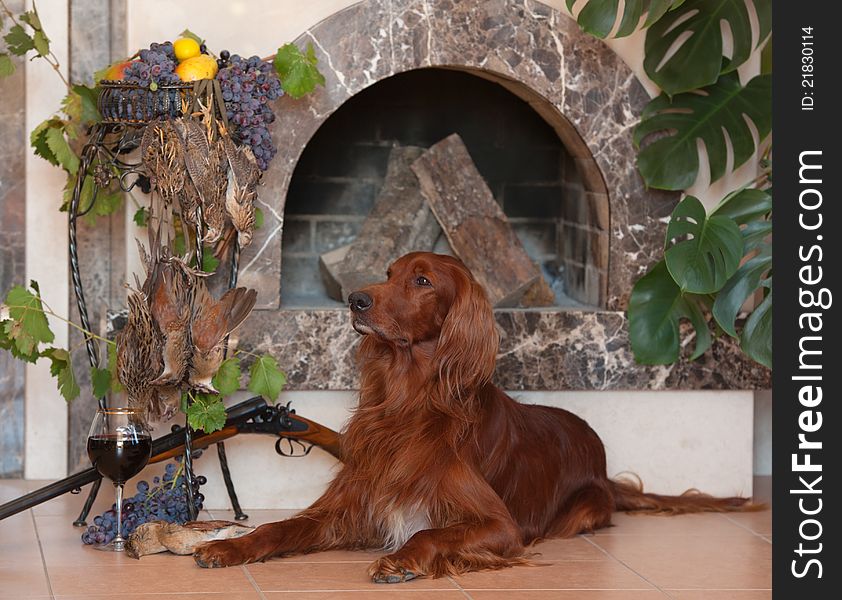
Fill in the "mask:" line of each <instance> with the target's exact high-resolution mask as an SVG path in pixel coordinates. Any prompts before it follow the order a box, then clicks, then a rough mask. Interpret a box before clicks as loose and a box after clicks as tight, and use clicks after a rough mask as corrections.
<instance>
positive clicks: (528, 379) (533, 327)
mask: <svg viewBox="0 0 842 600" xmlns="http://www.w3.org/2000/svg"><path fill="white" fill-rule="evenodd" d="M494 314H495V318H496V320H497V325H498V328H499V331H500V351H499V353H498V360H497V372H496V374H495V383H496V384H497V385H499V386H500V387H502V388H504V389H507V390H531V391H554V390H555V391H563V390H681V389H683V390H699V389H710V390H725V389H742V390H750V389H769V388H770V387H771V373H770V371H769V370H768V369H766V368H765V367H762V366H760V365H758V364H756V363H754V362H752V361H751V360H749V359H748V358H746V357H745V356H744V355H743V354H742V353H741V352H740V351H739V348H738V347H737V345H736V342H734V341H733V340H732V339H731V338H728V337H726V336H723V337H721V338H719V339H717V340H716V341H715V342H714V344H713V348H711V349H710V350H709V351H708V352H707V353H705V355H704V356H702V357H701V358H700V359H699V360H696V361H692V362H690V361H687V360H682V361H681V362H678V363H676V364H673V365H662V366H660V365H659V366H649V365H639V364H637V363H636V362H635V360H634V356H633V355H632V352H631V348H630V346H629V339H628V320H627V318H626V316H625V314H624V313H622V312H613V311H573V310H567V311H558V310H537V311H536V310H526V309H509V310H497V311H495V313H494ZM238 337H239V339H240V347H241V348H243V349H245V350H248V351H250V352H270V353H271V354H272V355H273V356H274V357H275V358H277V359H278V363H279V364H280V366H281V369H283V370H284V371H285V372H286V374H287V378H288V380H287V389H290V390H355V389H358V388H359V376H358V375H359V370H358V368H357V363H356V350H357V345H358V343H359V339H360V336H359V334H358V333H357V332H355V331H354V330H353V329H352V328H351V323H350V318H349V312H348V311H347V310H345V309H324V310H280V311H277V312H275V311H255V312H254V313H252V315H251V316H250V317H249V319H248V320H247V321H246V323H245V324H244V325H243V329H242V330H241V331H240V332H239V335H238Z"/></svg>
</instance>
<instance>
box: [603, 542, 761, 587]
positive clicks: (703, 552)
mask: <svg viewBox="0 0 842 600" xmlns="http://www.w3.org/2000/svg"><path fill="white" fill-rule="evenodd" d="M591 539H592V541H593V542H594V543H596V544H598V545H599V546H601V547H602V548H604V549H605V550H606V551H607V552H608V553H609V554H611V555H612V556H614V557H616V558H617V559H618V560H620V561H622V562H623V563H624V564H626V565H628V567H629V568H631V569H633V570H634V571H635V572H637V573H639V574H640V575H642V576H643V577H645V578H646V579H648V580H649V581H651V582H652V583H653V584H655V585H657V586H659V587H660V588H662V589H665V588H671V589H673V588H674V589H766V588H769V587H771V585H772V546H771V545H770V544H768V543H766V542H765V541H764V540H762V539H760V538H758V537H757V536H754V535H753V534H752V535H749V536H741V537H737V536H728V537H724V536H699V535H695V536H693V535H688V536H683V537H678V536H662V537H657V536H650V535H645V536H644V535H639V536H622V535H615V536H601V537H600V536H594V537H593V538H591Z"/></svg>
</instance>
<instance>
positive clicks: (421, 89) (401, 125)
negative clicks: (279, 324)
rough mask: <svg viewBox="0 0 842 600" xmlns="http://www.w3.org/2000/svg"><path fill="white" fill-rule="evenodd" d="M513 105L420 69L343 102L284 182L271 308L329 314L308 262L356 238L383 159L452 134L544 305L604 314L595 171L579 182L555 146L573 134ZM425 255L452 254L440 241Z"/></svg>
mask: <svg viewBox="0 0 842 600" xmlns="http://www.w3.org/2000/svg"><path fill="white" fill-rule="evenodd" d="M509 83H510V82H509ZM509 87H510V86H509ZM522 95H525V94H517V95H516V93H513V92H512V91H510V89H507V87H504V86H503V85H500V83H497V82H496V81H492V80H490V78H489V77H487V76H484V77H478V76H477V75H476V74H473V73H471V72H469V71H467V70H462V69H459V70H457V69H450V68H423V69H416V70H411V71H407V72H404V73H400V74H397V75H394V76H392V77H388V78H385V79H383V80H381V81H379V82H378V83H376V84H374V85H372V86H370V87H368V88H366V89H364V90H362V91H361V92H359V93H358V94H356V95H354V96H353V97H351V98H350V99H348V100H347V101H346V102H344V103H343V104H342V105H341V106H340V107H339V108H338V109H337V110H336V111H335V112H334V113H333V114H332V115H331V116H330V117H329V118H328V119H327V120H326V121H325V122H324V123H323V124H322V125H321V127H319V129H318V130H317V131H316V133H315V134H314V135H313V136H312V138H311V139H310V140H309V142H308V143H307V145H306V148H305V149H304V151H303V153H302V155H301V158H300V160H299V161H298V163H297V165H296V167H295V170H294V172H293V175H292V179H291V181H290V185H289V191H288V192H287V197H286V203H285V207H284V226H283V240H282V254H281V256H282V267H281V273H282V282H281V307H282V308H324V307H332V306H340V304H341V303H340V302H338V301H336V300H332V299H331V298H329V296H328V294H327V291H326V283H325V281H324V278H323V275H322V274H321V273H320V269H319V258H320V256H323V255H324V254H326V253H329V252H331V251H333V250H335V249H337V248H340V247H342V246H345V245H347V244H349V243H351V242H352V241H353V240H354V238H355V237H356V235H357V234H358V233H359V231H360V228H361V226H362V223H363V221H364V220H365V218H366V215H368V213H369V211H370V210H371V208H372V206H373V205H374V203H375V201H376V199H377V196H378V193H379V192H380V189H381V187H382V185H383V181H384V177H385V175H386V168H387V163H388V160H389V155H390V152H391V151H392V148H394V147H395V146H420V147H423V148H428V147H429V146H431V145H433V144H435V143H436V142H438V141H440V140H442V139H444V138H446V137H447V136H449V135H451V134H453V133H457V134H459V136H460V137H461V138H462V140H463V141H464V143H465V146H466V147H467V149H468V152H469V153H470V155H471V158H472V160H473V161H474V164H475V165H476V168H477V170H478V171H479V173H480V174H481V175H482V177H483V179H484V180H485V181H486V182H487V184H488V186H489V188H490V190H491V192H492V194H493V196H494V198H495V200H496V201H497V202H498V203H499V204H500V205H501V207H502V209H503V212H504V213H505V215H506V217H507V218H508V220H509V222H510V224H511V226H512V228H513V229H514V231H515V233H516V234H517V236H518V238H519V239H520V241H521V243H522V244H523V246H524V249H525V250H526V251H527V253H528V254H529V257H530V258H531V259H532V260H533V261H534V262H536V263H537V264H538V265H539V267H540V269H541V273H542V275H543V277H544V279H545V281H546V282H547V284H549V286H550V288H551V289H552V292H553V294H552V295H551V296H550V298H551V300H550V302H551V303H552V305H554V306H555V307H561V308H564V307H567V308H583V307H594V308H604V306H605V297H606V287H607V271H608V264H607V263H608V197H607V194H605V193H604V188H603V189H602V190H600V189H599V187H600V186H601V185H602V181H601V178H600V177H594V176H593V170H597V172H598V169H597V168H596V164H595V163H593V161H592V159H590V161H589V162H590V163H593V164H592V167H593V168H592V169H590V170H591V173H589V174H588V173H586V174H585V177H583V174H582V173H581V171H582V170H583V169H582V164H583V160H582V158H581V156H578V155H577V154H576V151H575V149H574V150H573V151H571V150H570V149H569V148H568V147H567V146H566V145H565V143H564V142H563V141H562V140H561V138H560V135H559V134H560V132H561V133H565V132H566V131H570V130H572V128H571V126H570V125H569V123H567V122H566V121H565V120H564V119H563V117H561V115H558V116H557V119H556V118H554V115H553V114H552V112H553V111H552V110H542V111H541V114H539V112H538V110H536V108H539V107H540V106H541V103H540V101H539V99H538V97H537V94H534V95H535V96H536V99H535V100H531V101H527V99H525V98H523V97H521V96H522ZM547 107H548V108H549V105H547ZM568 135H569V134H568ZM594 180H596V183H594ZM419 249H420V248H419ZM434 249H435V251H438V252H444V253H451V251H450V248H449V245H448V244H447V240H446V238H445V236H444V234H442V235H441V236H440V238H439V240H438V242H436V244H435V248H434ZM552 296H554V298H552Z"/></svg>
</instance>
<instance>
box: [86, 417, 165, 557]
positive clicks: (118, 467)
mask: <svg viewBox="0 0 842 600" xmlns="http://www.w3.org/2000/svg"><path fill="white" fill-rule="evenodd" d="M151 455H152V436H150V435H149V432H148V430H147V429H146V425H145V424H144V421H143V415H142V414H141V413H140V411H138V410H136V409H133V408H100V409H99V410H97V411H96V416H95V417H94V421H93V423H91V431H90V433H89V434H88V458H90V459H91V463H93V465H94V467H95V468H96V470H97V471H99V474H100V475H102V476H103V477H107V478H108V479H110V480H111V481H113V482H114V486H115V487H116V488H117V493H116V496H117V500H116V502H115V504H116V509H117V521H116V526H117V527H116V528H117V531H116V535H115V536H114V539H113V540H112V541H111V542H110V543H108V544H103V545H101V546H95V548H97V549H98V550H110V551H113V552H123V551H124V550H125V540H124V539H123V536H122V535H121V534H120V529H121V527H120V525H121V520H122V517H123V485H124V484H125V483H126V481H128V480H129V479H130V478H131V477H134V476H135V475H137V474H138V473H140V472H141V471H142V470H143V467H145V466H146V463H148V462H149V458H150V456H151Z"/></svg>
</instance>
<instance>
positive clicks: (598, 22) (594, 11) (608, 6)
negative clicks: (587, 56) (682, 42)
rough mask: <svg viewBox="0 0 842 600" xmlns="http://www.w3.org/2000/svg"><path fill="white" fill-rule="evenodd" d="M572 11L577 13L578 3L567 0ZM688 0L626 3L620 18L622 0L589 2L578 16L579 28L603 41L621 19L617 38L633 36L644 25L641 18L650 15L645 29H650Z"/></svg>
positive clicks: (630, 0) (641, 0)
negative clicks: (575, 7) (641, 24)
mask: <svg viewBox="0 0 842 600" xmlns="http://www.w3.org/2000/svg"><path fill="white" fill-rule="evenodd" d="M565 1H566V4H567V8H568V10H573V5H574V4H576V2H577V0H565ZM683 2H684V0H626V1H625V3H624V6H623V14H622V15H619V8H620V0H588V1H587V2H586V3H585V5H584V6H583V7H582V10H581V11H579V14H578V15H576V21H578V23H579V26H580V27H581V28H582V29H583V30H585V31H587V32H588V33H590V34H591V35H595V36H596V37H599V38H605V37H608V34H610V33H611V31H612V30H613V29H614V25H615V24H616V22H617V17H618V16H620V17H621V18H620V25H619V26H618V28H617V33H615V34H614V37H618V38H620V37H625V36H627V35H631V34H632V33H634V31H635V30H637V27H638V25H640V18H641V17H642V16H643V14H644V13H646V21H645V22H644V23H643V27H649V26H650V25H651V24H652V23H654V22H655V21H657V20H658V19H660V18H661V17H662V16H663V15H664V13H666V12H667V11H668V10H671V9H674V8H676V7H678V6H680V5H681V4H682V3H683Z"/></svg>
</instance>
